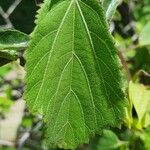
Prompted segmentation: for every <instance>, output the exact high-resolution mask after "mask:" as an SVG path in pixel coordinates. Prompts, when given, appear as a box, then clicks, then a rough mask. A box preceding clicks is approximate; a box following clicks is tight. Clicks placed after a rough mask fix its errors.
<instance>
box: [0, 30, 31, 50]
mask: <svg viewBox="0 0 150 150" xmlns="http://www.w3.org/2000/svg"><path fill="white" fill-rule="evenodd" d="M28 42H29V36H28V35H26V34H24V33H22V32H20V31H17V30H11V29H8V30H0V50H4V49H7V50H15V49H19V48H26V47H27V45H28Z"/></svg>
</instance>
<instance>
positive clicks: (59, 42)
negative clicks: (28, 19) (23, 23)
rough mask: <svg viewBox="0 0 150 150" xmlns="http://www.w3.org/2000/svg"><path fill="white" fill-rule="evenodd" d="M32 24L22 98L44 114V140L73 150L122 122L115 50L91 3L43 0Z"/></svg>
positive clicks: (122, 104)
mask: <svg viewBox="0 0 150 150" xmlns="http://www.w3.org/2000/svg"><path fill="white" fill-rule="evenodd" d="M39 18H40V19H39ZM36 22H37V26H36V28H35V30H34V32H33V33H32V40H31V43H30V45H29V48H28V49H27V51H26V61H27V63H26V71H27V75H26V90H25V99H26V101H27V104H28V107H29V109H30V110H31V111H32V112H38V113H41V114H43V115H44V118H45V120H46V121H47V127H48V130H47V135H48V142H49V143H50V144H54V145H59V147H62V148H66V149H74V148H75V147H76V146H77V145H79V144H82V143H87V142H88V140H89V136H90V135H94V134H95V133H101V131H102V129H103V128H106V127H108V126H118V125H119V124H120V123H121V122H122V120H123V119H124V114H125V112H124V107H125V106H126V101H125V98H124V94H123V91H122V84H121V72H120V67H121V66H120V62H119V60H118V56H117V50H116V48H115V47H114V43H113V40H112V38H111V36H110V34H109V31H108V27H107V24H106V21H105V19H104V14H103V10H102V7H101V6H100V5H99V4H98V2H97V1H96V0H88V1H86V0H51V3H49V0H45V3H44V5H43V6H42V9H41V10H40V14H39V16H38V19H37V21H36Z"/></svg>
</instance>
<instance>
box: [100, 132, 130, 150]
mask: <svg viewBox="0 0 150 150" xmlns="http://www.w3.org/2000/svg"><path fill="white" fill-rule="evenodd" d="M127 144H128V143H127V142H125V141H120V140H119V139H118V137H117V135H116V134H115V133H114V132H112V131H111V130H104V132H103V135H102V137H101V138H100V140H99V142H98V148H97V150H116V149H118V148H120V147H121V146H124V145H127Z"/></svg>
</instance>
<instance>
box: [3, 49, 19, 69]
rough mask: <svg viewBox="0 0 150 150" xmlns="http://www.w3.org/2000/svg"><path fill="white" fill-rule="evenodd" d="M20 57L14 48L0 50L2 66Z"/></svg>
mask: <svg viewBox="0 0 150 150" xmlns="http://www.w3.org/2000/svg"><path fill="white" fill-rule="evenodd" d="M17 59H18V55H17V53H16V51H14V50H11V51H9V50H5V51H0V67H1V66H3V65H6V64H8V63H10V62H12V61H15V60H17Z"/></svg>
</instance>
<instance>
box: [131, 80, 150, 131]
mask: <svg viewBox="0 0 150 150" xmlns="http://www.w3.org/2000/svg"><path fill="white" fill-rule="evenodd" d="M129 97H130V100H131V101H132V103H133V106H134V108H135V110H136V113H137V116H138V124H137V125H136V127H137V128H139V129H141V128H142V127H143V125H144V124H143V119H144V117H145V115H146V114H147V113H149V111H150V109H149V105H150V90H148V89H146V87H145V86H144V85H142V84H135V83H133V82H130V85H129ZM147 115H148V114H147ZM146 117H148V116H146ZM147 119H148V118H147Z"/></svg>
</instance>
